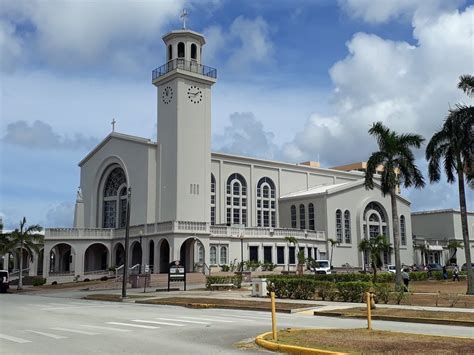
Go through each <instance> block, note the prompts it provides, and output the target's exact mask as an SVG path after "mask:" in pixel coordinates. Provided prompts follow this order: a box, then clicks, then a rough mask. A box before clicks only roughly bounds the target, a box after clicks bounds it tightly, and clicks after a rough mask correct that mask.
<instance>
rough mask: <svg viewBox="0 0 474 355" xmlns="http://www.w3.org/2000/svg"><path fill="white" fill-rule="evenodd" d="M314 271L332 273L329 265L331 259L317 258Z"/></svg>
mask: <svg viewBox="0 0 474 355" xmlns="http://www.w3.org/2000/svg"><path fill="white" fill-rule="evenodd" d="M314 271H315V273H316V274H330V273H331V266H330V265H329V260H315V261H314Z"/></svg>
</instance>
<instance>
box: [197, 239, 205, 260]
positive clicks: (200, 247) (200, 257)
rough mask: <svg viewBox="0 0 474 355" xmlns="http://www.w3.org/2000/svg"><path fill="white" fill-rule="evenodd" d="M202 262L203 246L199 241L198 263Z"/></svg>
mask: <svg viewBox="0 0 474 355" xmlns="http://www.w3.org/2000/svg"><path fill="white" fill-rule="evenodd" d="M203 262H204V247H203V246H202V244H201V243H199V245H198V263H201V264H202V263H203Z"/></svg>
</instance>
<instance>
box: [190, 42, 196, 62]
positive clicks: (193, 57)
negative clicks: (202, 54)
mask: <svg viewBox="0 0 474 355" xmlns="http://www.w3.org/2000/svg"><path fill="white" fill-rule="evenodd" d="M191 59H197V46H196V45H195V44H194V43H193V44H191Z"/></svg>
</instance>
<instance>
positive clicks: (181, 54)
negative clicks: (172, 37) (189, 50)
mask: <svg viewBox="0 0 474 355" xmlns="http://www.w3.org/2000/svg"><path fill="white" fill-rule="evenodd" d="M178 58H184V43H183V42H179V43H178Z"/></svg>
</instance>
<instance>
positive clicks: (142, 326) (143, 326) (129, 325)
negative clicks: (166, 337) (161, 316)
mask: <svg viewBox="0 0 474 355" xmlns="http://www.w3.org/2000/svg"><path fill="white" fill-rule="evenodd" d="M107 324H114V325H123V326H126V327H136V328H145V329H158V328H159V327H152V326H151V325H141V324H130V323H120V322H107Z"/></svg>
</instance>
